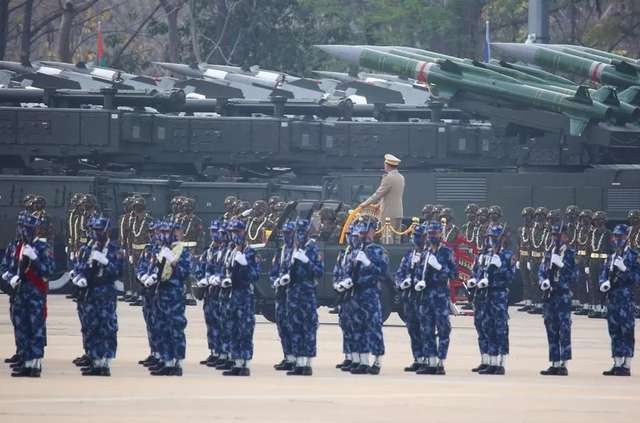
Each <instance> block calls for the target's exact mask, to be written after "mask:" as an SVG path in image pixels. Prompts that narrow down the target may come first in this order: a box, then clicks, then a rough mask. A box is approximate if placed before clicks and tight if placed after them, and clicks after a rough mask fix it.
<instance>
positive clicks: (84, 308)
mask: <svg viewBox="0 0 640 423" xmlns="http://www.w3.org/2000/svg"><path fill="white" fill-rule="evenodd" d="M79 292H81V293H82V295H81V296H80V297H79V298H78V299H77V300H76V301H77V302H76V312H77V313H78V320H79V321H80V334H81V335H82V350H83V351H84V353H85V354H88V351H89V345H88V343H87V316H89V315H91V314H92V307H91V304H89V302H88V301H87V298H86V292H87V291H86V288H84V289H81V290H80V291H79Z"/></svg>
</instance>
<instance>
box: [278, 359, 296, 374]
mask: <svg viewBox="0 0 640 423" xmlns="http://www.w3.org/2000/svg"><path fill="white" fill-rule="evenodd" d="M295 367H296V366H295V363H293V362H291V361H287V360H282V361H281V362H280V363H278V364H275V365H274V366H273V368H274V369H276V370H278V371H289V370H293V369H294V368H295Z"/></svg>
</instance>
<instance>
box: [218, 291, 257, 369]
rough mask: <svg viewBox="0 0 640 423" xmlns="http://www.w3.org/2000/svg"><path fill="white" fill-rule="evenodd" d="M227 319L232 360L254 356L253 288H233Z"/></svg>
mask: <svg viewBox="0 0 640 423" xmlns="http://www.w3.org/2000/svg"><path fill="white" fill-rule="evenodd" d="M228 307H229V308H228V309H229V312H228V319H227V320H226V321H225V325H226V326H227V331H228V333H229V354H230V355H231V359H232V360H251V359H252V358H253V331H254V329H255V326H256V316H255V298H254V296H253V290H252V289H251V288H248V289H232V290H231V297H230V299H229V305H228Z"/></svg>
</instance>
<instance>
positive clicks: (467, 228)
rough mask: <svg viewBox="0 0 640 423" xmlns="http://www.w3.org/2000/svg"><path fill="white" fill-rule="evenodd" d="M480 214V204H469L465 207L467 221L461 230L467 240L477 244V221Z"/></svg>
mask: <svg viewBox="0 0 640 423" xmlns="http://www.w3.org/2000/svg"><path fill="white" fill-rule="evenodd" d="M477 215H478V205H477V204H473V203H470V204H467V206H466V207H465V209H464V217H465V222H464V224H463V225H462V228H461V231H462V235H463V236H464V239H465V240H466V241H467V242H470V243H472V244H474V245H475V244H476V238H475V237H476V221H477V217H478V216H477Z"/></svg>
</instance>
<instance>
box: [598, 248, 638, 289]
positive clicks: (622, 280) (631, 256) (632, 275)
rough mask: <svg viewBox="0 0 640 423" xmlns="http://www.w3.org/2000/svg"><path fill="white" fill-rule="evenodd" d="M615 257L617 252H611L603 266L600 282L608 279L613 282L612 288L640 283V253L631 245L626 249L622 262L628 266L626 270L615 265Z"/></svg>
mask: <svg viewBox="0 0 640 423" xmlns="http://www.w3.org/2000/svg"><path fill="white" fill-rule="evenodd" d="M615 257H616V255H615V253H614V254H609V257H607V263H606V265H605V266H603V267H602V273H601V274H600V284H603V283H604V282H605V281H607V280H608V281H610V282H611V289H615V288H618V287H629V286H632V285H634V284H637V283H640V255H638V252H636V251H634V250H632V249H631V248H629V246H627V247H626V248H625V249H624V252H623V253H622V262H623V263H624V265H625V266H626V267H627V270H626V271H625V272H622V271H620V269H618V267H616V266H614V265H613V263H614V260H615Z"/></svg>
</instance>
